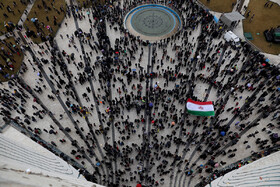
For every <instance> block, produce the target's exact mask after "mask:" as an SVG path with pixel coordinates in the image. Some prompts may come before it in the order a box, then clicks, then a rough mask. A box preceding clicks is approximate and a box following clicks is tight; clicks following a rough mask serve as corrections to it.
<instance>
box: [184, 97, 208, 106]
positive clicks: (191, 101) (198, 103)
mask: <svg viewBox="0 0 280 187" xmlns="http://www.w3.org/2000/svg"><path fill="white" fill-rule="evenodd" d="M188 102H190V103H193V104H197V105H212V101H206V102H199V101H193V100H191V99H190V98H189V99H188Z"/></svg>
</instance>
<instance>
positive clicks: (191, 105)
mask: <svg viewBox="0 0 280 187" xmlns="http://www.w3.org/2000/svg"><path fill="white" fill-rule="evenodd" d="M187 109H188V110H193V111H205V112H207V111H214V107H213V105H197V104H194V103H191V102H188V103H187Z"/></svg>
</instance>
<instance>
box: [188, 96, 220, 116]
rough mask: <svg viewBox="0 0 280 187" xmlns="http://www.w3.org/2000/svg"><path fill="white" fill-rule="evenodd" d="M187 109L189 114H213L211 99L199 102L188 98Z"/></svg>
mask: <svg viewBox="0 0 280 187" xmlns="http://www.w3.org/2000/svg"><path fill="white" fill-rule="evenodd" d="M187 109H188V113H189V114H193V115H197V116H215V112H214V106H213V103H212V101H207V102H199V101H193V100H191V99H188V101H187Z"/></svg>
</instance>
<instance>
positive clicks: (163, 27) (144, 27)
mask: <svg viewBox="0 0 280 187" xmlns="http://www.w3.org/2000/svg"><path fill="white" fill-rule="evenodd" d="M124 24H125V28H126V29H128V31H129V32H131V33H132V34H134V35H136V36H139V37H140V38H142V39H146V40H158V39H163V38H167V37H169V36H171V35H173V34H175V33H176V32H177V31H178V30H179V29H180V28H181V19H180V17H179V15H178V14H177V13H176V12H175V11H174V10H172V9H171V8H169V7H166V6H162V5H155V4H152V5H141V6H138V7H136V8H134V9H132V10H131V11H130V12H129V13H128V14H127V15H126V17H125V20H124Z"/></svg>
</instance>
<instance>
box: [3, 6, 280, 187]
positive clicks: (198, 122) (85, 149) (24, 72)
mask: <svg viewBox="0 0 280 187" xmlns="http://www.w3.org/2000/svg"><path fill="white" fill-rule="evenodd" d="M139 3H141V2H140V1H119V2H118V1H116V2H114V3H113V4H112V5H109V4H106V5H98V6H93V7H91V8H90V9H84V8H82V7H80V6H79V5H77V4H75V3H74V4H73V3H72V1H71V2H70V4H68V5H67V10H66V11H67V13H66V18H65V21H64V24H62V25H61V29H60V30H59V31H58V34H57V36H56V37H55V38H54V39H50V40H49V41H47V42H44V43H42V44H34V43H33V42H32V41H31V40H30V39H29V38H27V39H25V38H24V37H22V35H21V34H20V33H19V35H18V39H17V40H18V41H19V42H20V43H21V45H22V47H23V49H22V50H23V52H24V53H25V58H24V62H23V63H22V68H21V72H20V75H19V77H18V78H15V79H12V80H10V81H8V83H7V84H5V85H6V87H4V85H3V87H2V88H1V90H0V91H1V105H2V106H1V108H0V109H1V112H0V114H1V115H2V116H3V121H5V122H7V123H8V122H9V121H13V122H14V123H17V124H19V125H20V126H21V127H23V128H26V129H27V130H29V131H30V132H32V133H34V134H36V135H37V136H38V137H41V138H42V139H45V140H47V141H48V142H49V143H50V144H52V145H53V146H55V147H57V148H58V149H60V150H61V151H63V152H64V153H65V154H66V155H69V156H70V157H72V158H73V160H75V161H76V162H78V163H80V164H81V165H82V166H83V167H84V168H83V169H84V170H86V171H87V172H86V175H88V173H90V174H91V175H92V177H91V178H90V180H92V181H93V182H97V183H100V184H103V185H106V186H123V187H128V186H136V184H138V186H141V185H142V186H176V184H179V185H181V184H183V183H184V184H185V180H186V179H188V180H189V183H188V184H185V185H183V186H187V185H188V186H190V184H191V186H194V185H196V184H197V183H199V182H201V185H204V184H205V183H206V182H209V181H207V176H209V175H210V174H211V173H215V174H217V173H218V171H217V170H216V167H217V165H218V166H221V165H225V164H230V163H232V162H235V161H237V160H239V159H242V156H244V157H245V156H249V155H250V154H255V152H256V151H259V150H262V149H267V148H270V147H273V146H276V145H278V144H279V138H278V131H279V120H280V118H279V117H278V115H279V107H278V105H279V99H278V95H279V90H280V89H279V84H280V73H279V69H278V68H277V67H276V66H274V65H272V64H270V63H269V62H268V60H267V58H266V57H265V56H264V55H262V54H260V53H259V52H256V51H254V50H253V49H252V48H251V46H250V45H248V44H247V43H246V42H241V45H240V46H236V45H234V44H233V43H230V42H226V41H225V40H224V39H223V35H224V33H225V31H226V30H227V29H226V27H225V26H224V25H223V24H216V23H215V22H214V20H213V16H212V15H211V14H210V13H209V12H208V11H206V10H204V9H203V8H201V7H200V6H198V5H197V4H196V3H195V2H193V1H172V3H171V4H168V6H170V7H171V8H174V9H177V10H178V11H179V12H181V14H182V28H181V30H180V31H179V32H178V33H176V34H175V35H173V36H172V37H170V38H167V39H162V40H160V41H143V40H141V38H139V37H137V36H133V35H131V34H130V33H129V32H127V30H126V29H125V27H124V24H123V15H124V14H125V13H126V12H127V11H128V10H130V9H131V8H132V7H135V6H137V5H138V4H139ZM23 35H24V33H23ZM149 54H150V55H149ZM149 58H150V59H149ZM188 98H192V99H193V100H197V101H206V100H212V101H213V102H214V106H215V116H214V117H199V116H193V115H189V114H188V113H187V111H186V101H187V99H188ZM260 134H261V136H258V135H260ZM254 138H256V140H255V139H254ZM243 145H245V146H246V149H245V148H244V149H243V147H244V146H243ZM248 145H249V146H248ZM237 152H239V153H241V152H242V154H239V155H237V154H235V153H237ZM217 175H218V174H217ZM183 176H184V180H183V181H182V178H183ZM88 179H89V178H88ZM182 182H183V183H182Z"/></svg>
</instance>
